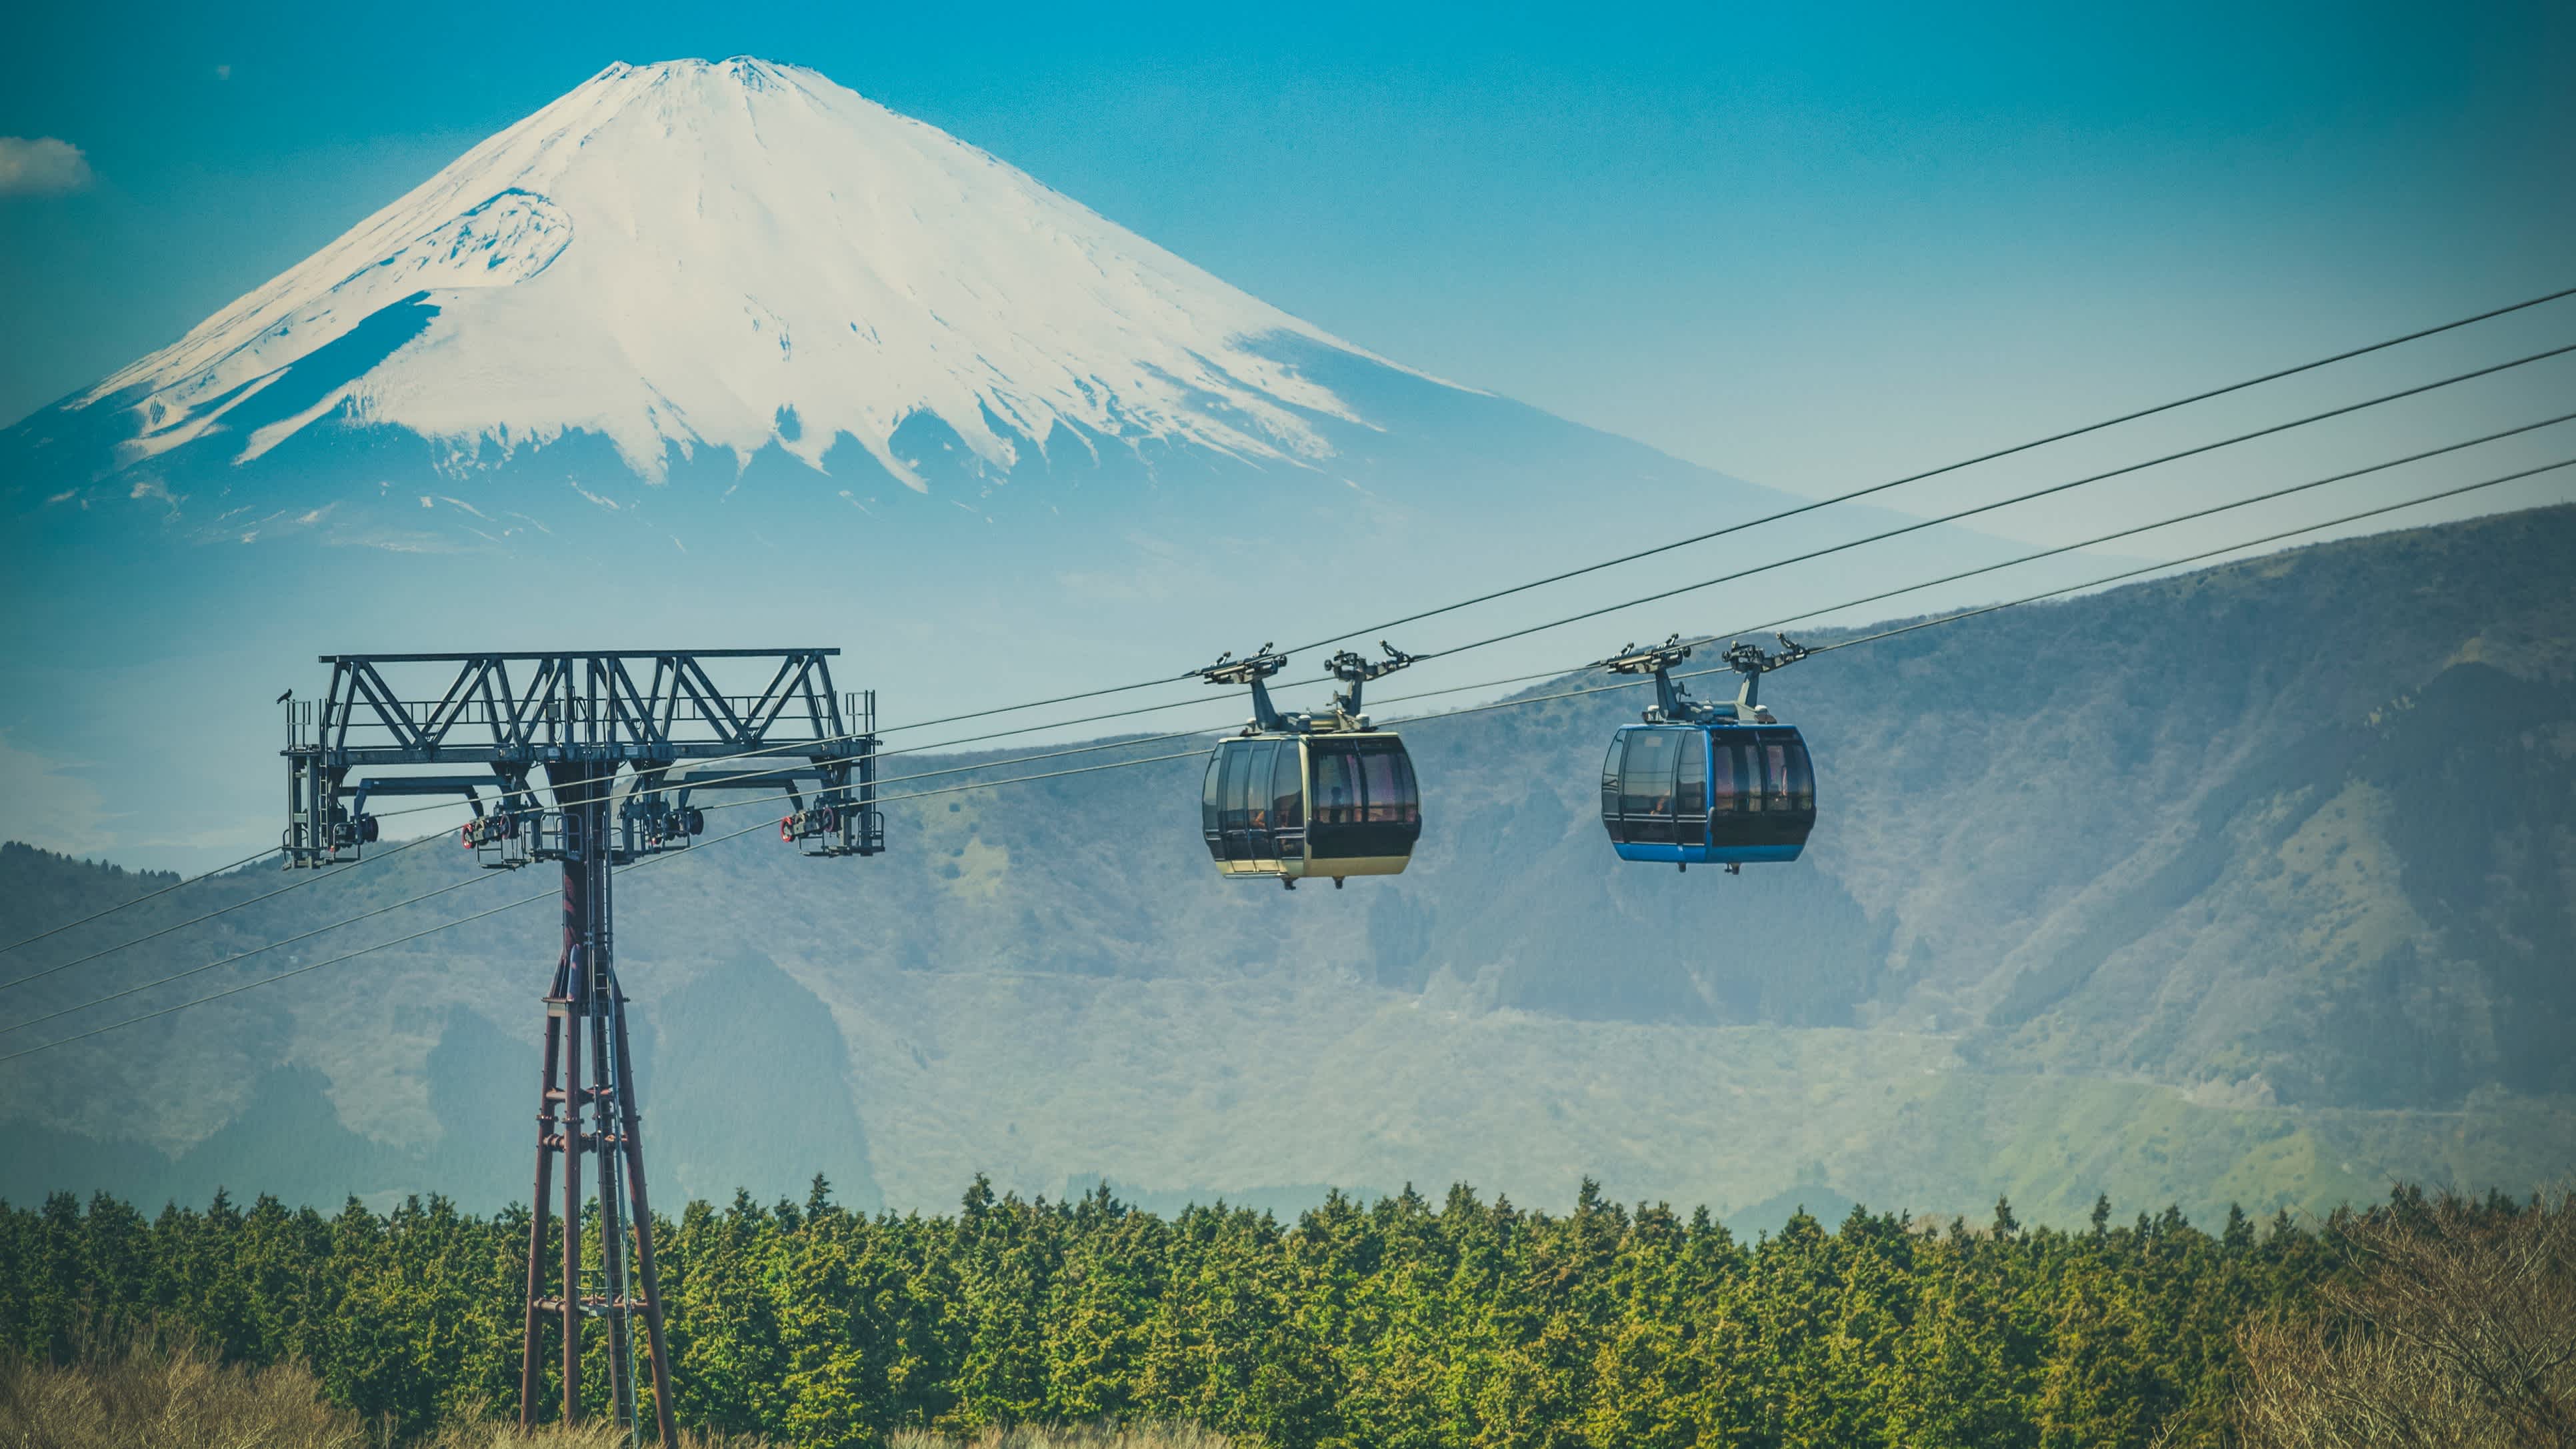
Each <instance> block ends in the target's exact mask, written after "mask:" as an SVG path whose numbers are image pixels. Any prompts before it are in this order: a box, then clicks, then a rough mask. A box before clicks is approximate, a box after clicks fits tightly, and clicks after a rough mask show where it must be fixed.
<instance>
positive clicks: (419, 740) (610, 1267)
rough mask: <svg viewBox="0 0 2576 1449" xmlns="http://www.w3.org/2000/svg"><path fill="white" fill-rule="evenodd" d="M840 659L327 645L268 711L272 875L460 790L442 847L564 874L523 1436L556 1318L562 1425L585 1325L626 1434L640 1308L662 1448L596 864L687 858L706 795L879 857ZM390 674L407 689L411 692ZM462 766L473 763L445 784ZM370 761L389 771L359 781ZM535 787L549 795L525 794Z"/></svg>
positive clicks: (827, 652)
mask: <svg viewBox="0 0 2576 1449" xmlns="http://www.w3.org/2000/svg"><path fill="white" fill-rule="evenodd" d="M839 652H840V651H839V650H836V649H702V650H691V651H646V650H635V651H628V650H592V651H582V652H556V653H543V654H500V653H495V654H336V655H325V656H323V659H322V662H323V663H325V664H328V665H330V666H331V685H330V689H329V690H328V692H327V693H325V694H324V695H323V697H322V698H320V699H318V700H295V699H292V698H290V699H287V700H284V701H282V703H284V704H285V705H286V710H287V747H286V749H285V751H284V752H283V753H284V754H285V756H286V769H287V826H286V832H285V835H284V838H283V840H282V841H281V845H282V846H283V848H284V850H285V853H286V863H287V865H288V867H289V868H305V867H313V866H322V865H330V864H333V863H336V862H341V861H352V860H357V859H359V858H360V857H361V856H362V855H363V854H364V852H365V849H366V847H367V846H368V845H370V844H372V843H374V842H375V841H376V839H377V838H378V836H379V834H380V833H381V832H380V827H379V824H378V821H377V818H376V817H375V816H373V815H371V814H369V813H368V810H367V806H368V803H369V802H370V801H371V800H375V799H381V798H385V797H401V796H431V797H435V796H460V797H462V799H463V800H464V802H465V804H466V805H467V806H468V807H470V808H471V810H472V811H473V815H474V818H473V820H472V821H471V822H470V823H468V824H467V825H466V826H465V827H464V829H463V830H462V831H460V832H459V839H460V841H461V843H462V844H463V845H464V846H465V847H466V848H468V849H470V850H472V851H474V852H475V854H476V857H477V858H478V860H480V861H481V863H483V864H485V865H487V866H495V867H516V866H523V865H528V864H532V863H534V862H536V861H541V860H551V861H560V862H561V863H562V865H563V878H564V892H563V946H562V950H561V951H560V953H559V954H558V955H557V958H556V961H555V972H554V980H553V984H552V985H551V986H550V987H549V988H548V990H547V992H546V995H545V1008H546V1043H545V1075H544V1079H543V1081H542V1083H541V1084H540V1087H539V1096H538V1107H537V1162H536V1194H535V1197H534V1200H533V1204H532V1210H531V1212H530V1215H529V1217H530V1221H529V1230H528V1275H527V1313H526V1320H525V1325H524V1336H523V1340H522V1343H521V1357H520V1376H519V1416H520V1422H521V1423H522V1424H523V1425H527V1426H531V1427H533V1426H534V1425H535V1423H536V1422H537V1411H538V1401H539V1398H540V1396H541V1394H542V1393H543V1391H544V1389H545V1388H546V1383H545V1367H544V1365H545V1360H544V1357H543V1352H544V1346H545V1345H544V1337H545V1326H546V1324H547V1323H548V1322H550V1321H551V1322H558V1323H560V1325H561V1329H560V1333H559V1334H558V1346H559V1348H560V1350H561V1355H562V1357H561V1367H560V1369H559V1370H558V1387H559V1388H560V1390H561V1396H562V1405H563V1410H562V1413H563V1418H564V1420H565V1422H567V1423H570V1422H573V1421H576V1420H578V1419H579V1418H580V1417H581V1412H582V1410H581V1361H582V1336H583V1328H582V1325H583V1324H584V1322H586V1321H588V1320H591V1319H598V1320H600V1321H601V1322H602V1323H603V1324H604V1326H605V1329H606V1331H607V1333H608V1335H609V1342H608V1353H607V1355H606V1357H607V1361H608V1371H609V1399H610V1403H611V1412H612V1413H613V1414H614V1415H615V1416H616V1419H617V1422H618V1423H619V1425H620V1426H621V1427H623V1428H626V1429H627V1430H628V1431H629V1432H630V1434H632V1435H634V1436H636V1437H641V1433H642V1428H643V1421H642V1418H641V1416H640V1413H639V1394H638V1384H637V1382H636V1380H637V1378H638V1376H639V1375H638V1367H639V1366H638V1364H637V1362H636V1357H635V1343H634V1333H633V1328H634V1324H635V1320H636V1319H637V1317H638V1316H639V1315H640V1317H641V1318H642V1320H643V1326H644V1338H645V1342H646V1347H647V1349H648V1354H649V1362H650V1372H651V1387H652V1390H653V1395H652V1397H653V1418H654V1421H655V1428H656V1430H657V1431H658V1433H659V1436H660V1439H661V1441H662V1442H663V1443H664V1444H666V1445H667V1444H676V1443H677V1442H678V1440H677V1439H676V1437H675V1436H674V1433H673V1426H672V1420H671V1412H672V1399H671V1383H670V1359H669V1354H668V1352H667V1350H666V1346H665V1344H664V1341H663V1332H662V1303H661V1289H660V1285H659V1279H658V1274H657V1273H656V1270H655V1264H654V1258H653V1213H652V1206H651V1203H650V1200H649V1199H648V1197H647V1196H646V1190H645V1181H644V1148H643V1141H642V1136H641V1128H640V1116H639V1114H638V1113H637V1111H636V1107H635V1086H634V1081H633V1078H632V1075H631V1073H630V1071H629V1068H628V1060H629V1058H628V1048H627V1032H626V995H625V993H624V992H623V991H621V990H620V989H619V988H618V982H617V971H616V956H615V951H614V949H613V943H614V931H613V928H612V913H611V910H610V890H611V885H612V881H613V877H612V876H611V874H610V871H611V869H612V868H613V867H615V866H618V865H623V864H626V863H628V862H629V861H632V860H634V859H635V858H637V857H638V856H643V855H650V854H654V853H657V852H660V851H665V850H678V849H684V848H686V847H687V846H688V844H689V843H690V841H691V840H692V839H694V838H695V837H696V836H698V835H699V834H700V832H701V831H702V830H703V829H704V813H703V812H702V811H701V810H699V809H697V808H695V807H693V806H691V805H690V803H689V801H690V798H691V796H692V795H693V794H694V793H697V792H704V791H740V790H776V791H778V792H780V793H781V794H782V796H783V797H784V798H785V801H786V803H787V804H788V806H789V809H788V811H787V813H786V814H785V815H784V816H783V817H781V819H780V821H779V836H780V838H781V839H783V840H786V841H789V842H791V843H793V844H795V845H797V846H798V847H800V848H801V849H803V850H804V851H805V853H807V854H809V855H825V856H840V855H874V854H876V853H878V852H879V851H881V850H883V849H884V848H885V825H884V818H883V817H882V816H881V815H880V814H879V813H878V811H877V739H876V733H875V729H876V696H875V694H874V692H873V691H863V692H860V693H856V694H842V693H839V692H837V691H835V689H834V688H833V685H832V673H831V665H830V663H829V661H830V660H831V659H832V658H833V657H835V656H836V655H838V654H839ZM709 661H761V662H762V663H763V664H765V665H767V666H768V667H767V669H766V673H767V675H768V683H767V685H766V686H764V687H763V688H762V689H761V690H760V691H759V692H758V693H756V694H728V693H726V692H725V691H724V690H723V689H721V688H719V687H718V685H717V683H716V680H715V677H714V674H713V673H712V672H711V671H710V669H709V667H708V664H709ZM648 665H649V672H648V669H647V666H648ZM716 667H717V669H718V670H720V671H731V670H735V669H741V668H744V667H746V666H745V665H743V664H740V663H721V662H720V663H718V664H717V666H716ZM441 681H444V683H443V684H442V683H441ZM405 684H408V685H412V686H415V688H416V689H417V692H416V693H413V694H409V695H407V694H406V693H405V692H404V690H403V688H402V687H401V686H402V685H405ZM475 767H480V769H481V770H482V771H483V773H480V774H476V773H458V772H459V771H467V770H471V769H473V768H475ZM377 770H384V771H389V772H391V773H387V774H382V775H379V774H374V773H371V772H373V771H377ZM361 772H369V773H361ZM425 772H443V773H425ZM486 790H488V791H490V792H491V799H490V800H489V801H488V802H487V801H486V800H485V799H484V796H483V792H484V791H486ZM541 790H542V791H544V792H545V793H546V794H547V795H549V796H551V801H550V802H549V801H544V800H540V798H539V791H541ZM585 1052H587V1054H588V1057H589V1062H588V1067H589V1070H588V1072H587V1074H585V1072H584V1070H583V1067H584V1061H583V1057H584V1053H585ZM585 1077H586V1079H585ZM584 1154H592V1155H595V1156H596V1158H597V1162H598V1212H599V1218H598V1226H599V1233H598V1248H597V1258H596V1261H595V1262H592V1263H588V1264H586V1263H585V1258H586V1257H587V1256H588V1255H587V1254H586V1252H585V1248H586V1243H585V1239H586V1236H587V1235H586V1234H585V1233H584V1232H583V1228H582V1208H583V1196H582V1159H583V1156H584ZM558 1159H560V1161H561V1166H562V1172H563V1183H562V1188H561V1193H562V1200H561V1207H560V1232H559V1234H557V1235H558V1236H559V1237H560V1242H559V1243H558V1244H556V1245H555V1246H556V1254H555V1255H552V1256H558V1257H559V1259H560V1269H559V1271H555V1272H553V1273H551V1275H550V1269H549V1264H548V1258H549V1256H550V1255H549V1253H548V1251H547V1248H548V1242H547V1239H548V1237H549V1234H550V1233H552V1232H555V1224H553V1223H552V1222H551V1221H550V1219H551V1218H552V1217H554V1216H555V1215H556V1214H555V1208H554V1204H553V1203H552V1202H550V1198H551V1197H552V1195H553V1187H554V1184H553V1181H552V1179H553V1177H554V1173H555V1168H556V1165H557V1160H558ZM550 1276H551V1277H552V1278H553V1282H552V1283H551V1284H550V1283H549V1277H550Z"/></svg>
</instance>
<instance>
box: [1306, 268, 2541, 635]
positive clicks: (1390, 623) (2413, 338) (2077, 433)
mask: <svg viewBox="0 0 2576 1449" xmlns="http://www.w3.org/2000/svg"><path fill="white" fill-rule="evenodd" d="M2569 296H2576V287H2563V288H2560V289H2559V290H2558V291H2555V292H2549V293H2545V294H2543V295H2541V296H2538V297H2533V298H2531V299H2529V300H2528V301H2522V302H2515V303H2511V304H2509V305H2507V306H2503V307H2497V308H2495V309H2493V310H2491V311H2486V312H2480V313H2477V314H2476V315H2474V316H2469V317H2462V318H2460V319H2458V320H2457V321H2453V322H2444V323H2441V324H2439V325H2438V326H2433V327H2426V328H2423V329H2420V330H2418V331H2414V332H2409V333H2406V334H2405V335H2403V336H2399V337H2391V338H2389V339H2387V340H2386V341H2383V342H2373V343H2371V344H2369V345H2368V346H2365V347H2355V348H2353V349H2351V350H2349V351H2346V352H2338V353H2336V354H2334V355H2333V356H2331V357H2320V358H2318V359H2317V360H2315V361H2313V362H2302V363H2300V364H2298V365H2297V366H2294V367H2284V368H2281V369H2280V370H2278V371H2276V372H2267V373H2264V374H2263V375H2261V376H2260V377H2249V378H2246V379H2245V380H2244V381H2242V382H2231V383H2228V384H2226V385H2225V386H2223V387H2213V388H2209V389H2207V390H2205V391H2202V392H2196V393H2193V394H2192V395H2190V396H2189V397H2181V398H2176V399H2174V400H2173V401H2171V402H2164V403H2158V404H2156V405H2155V406H2153V407H2145V408H2139V409H2137V410H2136V411H2134V412H2127V413H2122V414H2120V415H2119V416H2118V417H2114V418H2105V419H2103V420H2102V421H2100V422H2097V423H2086V424H2085V425H2083V426H2082V427H2076V428H2068V429H2066V430H2065V431H2064V432H2058V433H2051V434H2049V435H2048V436H2046V437H2044V438H2034V439H2032V440H2030V441H2029V442H2026V443H2015V444H2013V445H2012V446H2010V447H2007V448H1997V449H1995V450H1994V451H1992V452H1987V453H1979V454H1978V455H1976V456H1975V457H1973V458H1962V459H1960V460H1959V461H1957V462H1955V463H1944V464H1942V465H1941V466H1940V467H1938V468H1927V469H1925V470H1923V471H1922V472H1920V473H1909V474H1907V475H1906V476H1904V477H1902V478H1893V479H1890V480H1888V481H1887V482H1885V483H1873V484H1871V485H1870V486H1868V487H1866V488H1855V489H1852V490H1851V491H1850V492H1847V493H1837V494H1835V495H1834V496H1832V497H1830V498H1820V499H1817V500H1815V501H1814V502H1811V503H1802V504H1799V505H1797V506H1795V507H1792V508H1785V509H1782V510H1780V511H1779V512H1776V513H1770V514H1765V515H1764V516H1762V517H1760V518H1754V519H1748V520H1746V521H1745V522H1742V523H1735V524H1729V525H1727V526H1726V527H1724V528H1718V529H1711V530H1710V531H1708V532H1706V533H1700V534H1694V535H1692V536H1691V537H1689V538H1683V539H1676V540H1674V541H1672V542H1670V543H1661V544H1657V545H1655V546H1654V547H1653V548H1648V549H1640V550H1638V551H1637V552H1635V553H1628V554H1622V555H1620V556H1619V557H1617V558H1610V559H1603V560H1602V561H1601V562H1599V563H1594V564H1586V565H1584V566H1583V567H1582V568H1579V569H1569V570H1567V571H1566V572H1564V573H1561V574H1552V575H1550V576H1548V577H1546V578H1543V579H1533V580H1531V581H1530V582H1528V583H1525V584H1514V585H1513V586H1511V587H1510V588H1507V589H1497V590H1495V591H1494V592H1492V593H1489V594H1479V595H1477V596H1476V597H1475V598H1472V599H1467V600H1464V601H1462V602H1459V603H1455V604H1444V605H1442V606H1441V607H1439V608H1436V609H1426V610H1424V611H1423V612H1421V613H1418V614H1407V615H1405V616H1404V617H1402V618H1400V619H1389V620H1387V621H1386V622H1385V623H1382V624H1372V625H1369V626H1368V627H1366V628H1362V629H1352V630H1348V631H1346V632H1343V633H1340V634H1335V635H1332V636H1330V637H1328V638H1323V639H1318V640H1316V641H1314V642H1313V643H1311V644H1301V645H1298V646H1297V647H1296V648H1295V649H1291V650H1289V651H1288V652H1289V653H1292V654H1294V653H1297V652H1298V651H1299V650H1304V649H1320V648H1322V647H1324V646H1325V645H1327V644H1332V643H1337V642H1339V641H1341V640H1344V639H1353V638H1358V637H1360V636H1361V635H1365V634H1375V633H1378V632H1380V631H1382V630H1386V629H1395V628H1400V627H1402V626H1404V625H1406V624H1412V623H1417V622H1419V621H1421V620H1424V619H1429V618H1435V617H1437V616H1439V615H1441V614H1447V613H1452V612H1455V611H1456V610H1459V609H1464V608H1468V607H1471V606H1473V605H1476V604H1487V603H1491V602H1493V601H1494V600H1496V599H1501V598H1508V597H1510V596H1511V595H1513V594H1518V593H1523V592H1526V591H1528V590H1530V589H1535V588H1542V587H1544V586H1546V585H1548V584H1553V583H1561V582H1563V581H1565V580H1567V579H1571V578H1579V577H1581V576H1582V575H1584V574H1588V573H1596V572H1598V571H1600V570H1602V569H1606V568H1616V567H1618V566H1619V565H1621V564H1626V563H1635V562H1636V561H1637V560H1639V559H1643V558H1652V557H1654V556H1655V555H1657V554H1660V553H1669V552H1671V551H1672V550H1674V549H1677V548H1687V547H1689V546H1690V545H1692V544H1696V543H1706V542H1708V541H1709V540H1710V539H1713V538H1723V537H1725V536H1726V535H1728V534H1730V533H1738V532H1741V531H1743V530H1745V529H1748V528H1758V527H1760V526H1761V525H1763V524H1766V523H1777V522H1779V521H1780V520H1781V519H1784V518H1795V517H1797V516H1798V515H1799V514H1802V513H1813V512H1815V511H1816V510H1817V509H1820V508H1830V507H1832V506H1834V505H1835V504H1838V503H1849V502H1851V501H1852V500H1853V499H1855V498H1866V497H1868V496H1870V495H1871V494H1873V493H1884V492H1886V491H1887V490H1889V489H1891V488H1899V487H1903V486H1904V485H1906V484H1908V483H1920V482H1922V481H1924V480H1925V479H1927V478H1938V477H1940V476H1941V475H1943V474H1945V473H1955V472H1958V471H1959V470H1961V469H1963V468H1973V467H1975V466H1977V465H1978V464H1980V463H1991V462H1994V461H1996V460H1997V459H2000V458H2009V457H2012V456H2013V455H2014V454H2016V453H2027V452H2029V451H2031V450H2032V449H2034V448H2044V447H2047V446H2048V445H2050V444H2052V443H2062V442H2065V441H2067V440H2068V439H2070V438H2080V437H2083V436H2084V435H2085V434H2087V433H2098V432H2101V431H2102V430H2104V429H2106V428H2115V427H2118V426H2120V425H2121V424H2123V423H2133V422H2136V421H2138V420H2140V419H2142V418H2151V417H2154V416H2156V415H2157V414H2159V413H2169V412H2172V411H2174V410H2175V409H2177V408H2185V407H2189V406H2191V405H2192V404H2194V403H2202V402H2208V401H2209V400H2210V399H2212V398H2219V397H2225V396H2227V395H2228V394H2230V393H2236V392H2243V391H2245V390H2246V389H2247V388H2253V387H2260V386H2262V385H2263V384H2265V383H2268V382H2279V381H2280V380H2281V379H2283V378H2287V377H2296V376H2298V375H2299V374H2300V373H2303V372H2314V371H2316V370H2317V369H2318V368H2321V367H2330V366H2332V365H2334V364H2335V363H2338V362H2349V361H2351V360H2352V359H2353V358H2356V357H2364V356H2368V355H2369V354H2371V353H2374V352H2384V351H2386V350H2388V349H2389V348H2391V347H2398V346H2402V345H2404V344H2406V343H2409V342H2418V341H2421V340H2423V339H2424V338H2427V337H2433V336H2437V335H2439V334H2441V333H2444V332H2451V331H2456V330H2458V329H2459V328H2462V327H2467V326H2471V325H2473V324H2475V323H2479V322H2486V321H2490V320H2492V319H2494V318H2497V317H2502V316H2505V315H2507V314H2509V313H2514V312H2521V311H2525V310H2527V309H2529V308H2533V307H2538V306H2541V305H2543V304H2544V303H2549V302H2555V301H2557V300H2558V299H2560V298H2562V297H2569Z"/></svg>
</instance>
